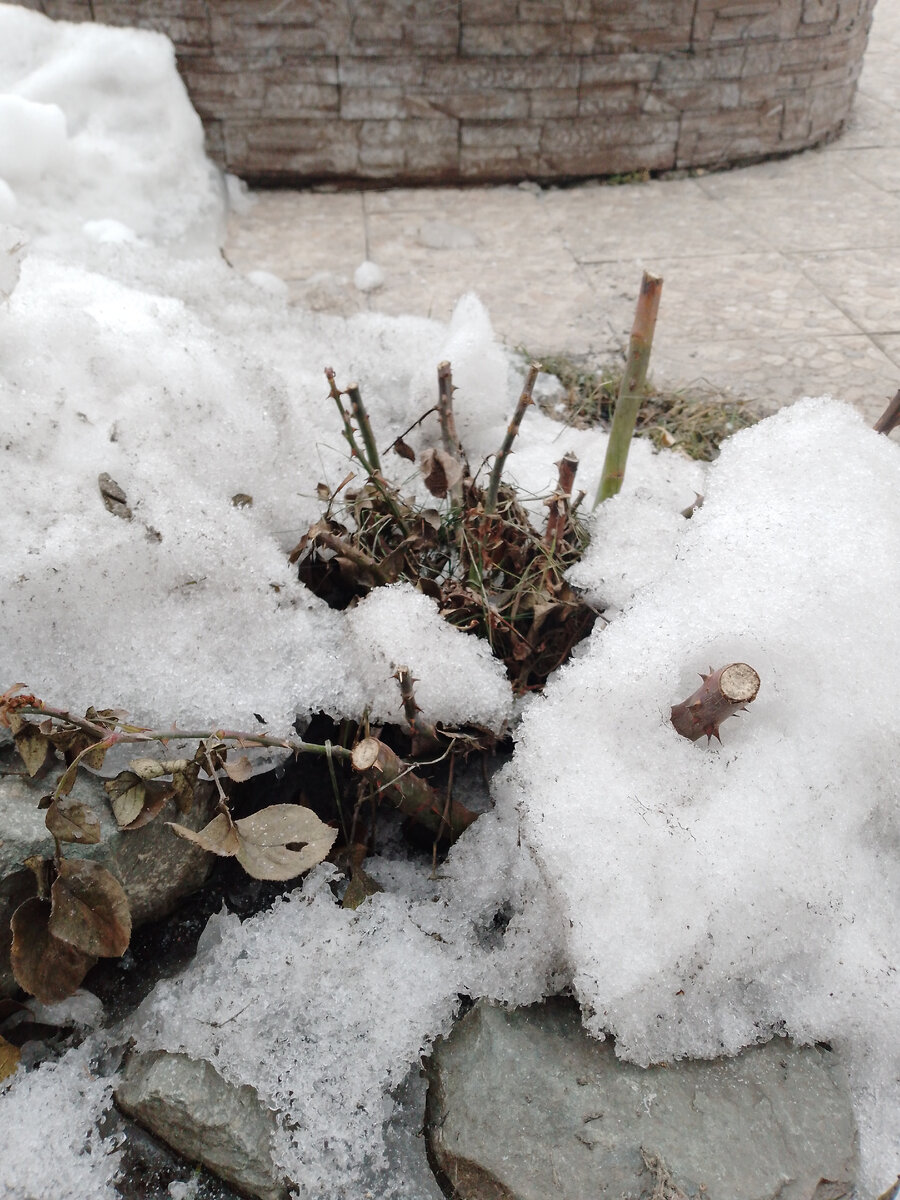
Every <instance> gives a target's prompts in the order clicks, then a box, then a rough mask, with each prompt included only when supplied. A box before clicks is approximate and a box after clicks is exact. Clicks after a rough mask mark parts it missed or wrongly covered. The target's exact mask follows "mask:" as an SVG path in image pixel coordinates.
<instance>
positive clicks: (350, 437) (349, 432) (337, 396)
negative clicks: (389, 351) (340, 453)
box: [325, 367, 372, 475]
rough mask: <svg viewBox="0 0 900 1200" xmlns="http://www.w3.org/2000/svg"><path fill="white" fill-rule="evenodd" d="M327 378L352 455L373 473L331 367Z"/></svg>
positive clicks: (369, 472)
mask: <svg viewBox="0 0 900 1200" xmlns="http://www.w3.org/2000/svg"><path fill="white" fill-rule="evenodd" d="M325 378H326V379H327V380H328V392H329V395H330V396H331V398H332V400H333V401H334V402H335V404H336V405H337V408H338V412H339V413H340V414H341V422H342V424H343V426H344V437H345V438H346V439H347V444H348V445H349V447H350V457H351V458H356V459H358V460H359V462H361V463H362V465H363V468H364V469H365V471H366V472H367V473H368V474H369V475H371V474H372V468H371V467H370V466H369V464H368V462H367V460H366V457H365V455H364V454H362V453H361V451H360V449H359V446H357V444H356V438H355V436H354V434H353V422H352V421H351V420H350V417H349V415H348V413H347V410H346V408H344V402H343V400H341V393H340V390H339V389H338V386H337V384H336V383H335V381H334V371H333V370H332V368H331V367H326V368H325Z"/></svg>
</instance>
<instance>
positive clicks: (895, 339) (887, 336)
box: [872, 333, 900, 404]
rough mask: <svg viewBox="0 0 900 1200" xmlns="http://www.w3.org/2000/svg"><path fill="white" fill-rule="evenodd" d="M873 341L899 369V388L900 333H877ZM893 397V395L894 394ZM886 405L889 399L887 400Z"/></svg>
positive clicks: (899, 378)
mask: <svg viewBox="0 0 900 1200" xmlns="http://www.w3.org/2000/svg"><path fill="white" fill-rule="evenodd" d="M872 341H873V342H874V343H875V344H876V346H878V348H879V350H882V351H883V352H884V353H885V354H886V355H887V357H888V358H889V359H890V360H891V362H892V363H893V364H894V365H895V366H896V367H897V368H898V374H897V387H900V333H876V334H873V335H872ZM896 390H897V388H894V391H895V392H896ZM891 395H893V392H892V393H891ZM886 403H887V399H885V404H886Z"/></svg>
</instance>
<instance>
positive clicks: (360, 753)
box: [352, 737, 478, 838]
mask: <svg viewBox="0 0 900 1200" xmlns="http://www.w3.org/2000/svg"><path fill="white" fill-rule="evenodd" d="M352 761H353V768H354V770H356V771H358V772H359V773H360V774H361V775H362V776H363V778H365V779H367V780H369V782H370V783H374V784H375V785H376V787H377V788H378V791H379V792H380V793H381V794H383V795H384V796H386V797H387V799H388V800H390V801H391V803H392V804H394V805H395V806H396V807H397V808H398V809H399V810H400V811H401V812H402V813H404V814H405V815H406V816H408V817H411V818H412V819H413V820H414V821H416V822H417V823H418V824H419V825H422V826H424V827H425V828H426V829H428V830H430V831H431V832H432V833H434V834H435V835H437V836H440V835H441V834H442V833H446V834H447V835H448V836H449V837H451V838H457V837H459V835H460V834H461V833H462V832H463V831H464V830H466V829H468V827H469V826H470V825H471V824H472V822H473V821H474V820H475V819H476V818H477V816H478V814H477V813H473V812H471V811H470V810H469V809H468V808H466V807H465V805H463V804H459V803H458V802H457V801H455V800H454V801H451V803H450V805H449V806H445V804H444V802H443V801H442V800H441V798H440V796H439V795H438V794H437V792H436V791H435V790H434V788H432V787H431V785H430V784H429V783H427V782H426V781H425V780H424V779H421V778H420V777H419V776H418V775H414V774H413V773H412V771H410V769H409V768H408V767H407V765H406V763H404V762H403V761H402V759H400V758H398V757H397V755H396V754H395V753H394V752H393V750H391V748H390V747H389V746H386V745H385V744H384V742H380V741H379V740H378V738H373V737H368V738H365V739H364V740H363V741H361V742H360V743H359V744H358V745H357V746H356V747H355V748H354V750H353V760H352ZM445 807H446V812H445Z"/></svg>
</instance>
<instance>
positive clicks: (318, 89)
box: [24, 0, 875, 185]
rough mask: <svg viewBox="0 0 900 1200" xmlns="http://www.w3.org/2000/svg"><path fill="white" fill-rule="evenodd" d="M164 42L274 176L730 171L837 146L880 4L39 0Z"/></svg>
mask: <svg viewBox="0 0 900 1200" xmlns="http://www.w3.org/2000/svg"><path fill="white" fill-rule="evenodd" d="M24 2H25V3H26V5H27V7H30V8H36V9H39V10H40V11H42V12H44V13H46V14H47V15H48V16H51V17H54V18H63V19H66V20H79V21H80V20H91V19H93V20H97V21H103V22H106V23H108V24H112V25H139V26H142V27H144V28H149V29H157V30H161V31H162V32H163V33H165V34H167V35H168V36H169V37H170V38H171V39H172V40H173V42H174V43H175V47H176V51H177V54H178V63H179V66H180V69H181V72H182V75H183V77H184V80H185V83H186V84H187V87H188V91H189V92H190V94H191V98H192V100H193V103H194V105H195V107H196V109H197V111H198V112H199V113H200V116H201V117H202V118H203V122H204V125H205V127H206V132H207V142H208V147H209V151H210V153H211V155H212V156H213V158H215V159H216V160H217V161H218V162H219V163H220V164H221V165H222V166H223V167H226V168H227V169H228V170H229V171H233V172H234V173H236V174H238V175H240V176H242V177H244V178H246V179H248V180H250V181H252V182H255V183H263V184H280V185H291V184H293V185H296V184H309V183H312V182H321V181H325V180H334V181H336V182H352V183H357V184H382V185H387V184H397V183H487V182H500V181H515V180H521V179H535V180H540V181H548V182H549V181H553V180H556V181H559V180H567V179H578V178H585V177H589V176H597V175H615V174H625V173H631V172H636V171H644V170H649V171H667V170H672V169H676V168H690V167H723V166H730V165H733V164H736V163H741V162H747V161H752V160H754V159H759V158H763V157H767V156H770V155H776V154H784V153H788V152H791V151H796V150H802V149H805V148H806V147H808V146H811V145H814V144H816V143H817V142H821V141H823V140H825V139H828V138H831V137H834V136H835V135H836V134H838V133H839V132H840V131H841V129H842V127H843V125H844V122H845V121H846V118H847V114H848V112H849V109H850V104H851V101H852V99H853V95H854V92H855V89H856V82H857V78H858V75H859V70H860V67H861V64H862V56H863V52H864V50H865V46H866V39H867V36H868V30H869V24H870V21H871V16H872V9H873V8H874V3H875V0H449V2H447V3H443V4H435V3H431V2H424V0H347V2H346V3H333V2H330V0H282V2H276V0H24Z"/></svg>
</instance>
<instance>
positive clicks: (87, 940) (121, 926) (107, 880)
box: [48, 858, 131, 958]
mask: <svg viewBox="0 0 900 1200" xmlns="http://www.w3.org/2000/svg"><path fill="white" fill-rule="evenodd" d="M57 870H58V872H59V874H58V875H57V877H56V880H55V881H54V884H53V887H52V888H51V889H50V897H51V900H52V908H51V911H50V923H49V926H48V928H49V932H50V933H51V934H52V935H53V937H55V938H58V939H59V940H60V941H62V942H68V943H69V945H72V946H75V947H76V948H77V949H78V950H80V951H81V952H82V953H83V954H89V955H92V956H95V957H97V958H119V957H120V956H121V955H123V954H124V953H125V951H126V950H127V949H128V943H129V941H130V940H131V911H130V909H129V907H128V897H127V896H126V895H125V889H124V888H123V887H122V885H121V883H119V881H118V879H116V878H115V876H114V875H111V874H110V873H109V871H107V870H106V868H105V867H101V866H100V864H99V863H95V862H89V861H88V860H87V859H73V858H64V859H62V860H61V861H60V863H59V866H58V868H57Z"/></svg>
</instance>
